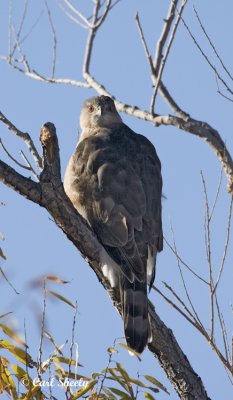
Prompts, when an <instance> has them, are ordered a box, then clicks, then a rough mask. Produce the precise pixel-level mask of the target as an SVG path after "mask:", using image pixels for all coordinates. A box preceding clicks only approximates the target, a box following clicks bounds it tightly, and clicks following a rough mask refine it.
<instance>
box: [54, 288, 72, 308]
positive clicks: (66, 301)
mask: <svg viewBox="0 0 233 400" xmlns="http://www.w3.org/2000/svg"><path fill="white" fill-rule="evenodd" d="M48 293H50V294H52V295H53V296H55V297H57V298H58V299H59V300H61V301H63V302H64V303H66V304H68V305H69V306H71V307H73V308H76V307H75V305H74V303H72V302H71V301H70V300H68V299H67V298H66V297H64V296H62V295H61V294H59V293H57V292H54V291H53V290H48Z"/></svg>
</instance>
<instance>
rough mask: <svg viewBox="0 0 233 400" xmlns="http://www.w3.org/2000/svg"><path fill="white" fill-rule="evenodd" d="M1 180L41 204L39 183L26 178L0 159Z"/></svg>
mask: <svg viewBox="0 0 233 400" xmlns="http://www.w3.org/2000/svg"><path fill="white" fill-rule="evenodd" d="M0 182H2V183H4V184H5V185H7V186H8V187H10V188H11V189H13V190H15V191H16V192H18V193H19V194H21V195H22V196H24V197H26V198H27V199H29V200H31V201H33V202H35V203H37V204H40V200H41V190H40V185H39V183H36V182H34V181H32V180H31V179H29V178H25V177H24V176H22V175H20V174H19V173H18V172H16V171H15V170H14V169H13V168H11V167H10V166H9V165H7V164H6V163H4V162H3V161H1V160H0Z"/></svg>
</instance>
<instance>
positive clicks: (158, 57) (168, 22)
mask: <svg viewBox="0 0 233 400" xmlns="http://www.w3.org/2000/svg"><path fill="white" fill-rule="evenodd" d="M178 2H179V0H171V3H170V6H169V10H168V14H167V17H166V19H165V20H164V25H163V30H162V33H161V35H160V38H159V39H158V41H157V45H156V52H155V58H154V62H153V66H154V72H155V75H156V76H158V73H159V68H160V64H161V61H162V59H163V48H164V46H165V43H166V41H167V38H168V35H169V32H170V29H171V26H172V22H173V20H174V18H175V10H176V7H177V5H178Z"/></svg>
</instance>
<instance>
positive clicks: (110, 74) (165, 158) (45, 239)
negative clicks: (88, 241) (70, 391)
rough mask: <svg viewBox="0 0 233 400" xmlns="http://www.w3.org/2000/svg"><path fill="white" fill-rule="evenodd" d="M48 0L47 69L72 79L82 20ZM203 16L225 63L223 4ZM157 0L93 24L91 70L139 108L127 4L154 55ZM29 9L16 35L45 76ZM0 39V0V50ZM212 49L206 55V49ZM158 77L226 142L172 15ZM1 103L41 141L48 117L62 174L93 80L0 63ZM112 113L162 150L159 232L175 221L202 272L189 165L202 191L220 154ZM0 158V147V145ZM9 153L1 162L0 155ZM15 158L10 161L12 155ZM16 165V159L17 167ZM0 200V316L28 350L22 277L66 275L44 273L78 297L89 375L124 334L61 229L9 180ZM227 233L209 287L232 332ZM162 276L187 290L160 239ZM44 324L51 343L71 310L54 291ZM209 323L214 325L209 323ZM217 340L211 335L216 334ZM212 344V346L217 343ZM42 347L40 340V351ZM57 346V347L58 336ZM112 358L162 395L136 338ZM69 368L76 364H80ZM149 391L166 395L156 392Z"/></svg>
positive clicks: (218, 369) (199, 350)
mask: <svg viewBox="0 0 233 400" xmlns="http://www.w3.org/2000/svg"><path fill="white" fill-rule="evenodd" d="M90 3H91V1H89V0H88V1H87V0H85V1H84V0H82V1H80V8H81V9H82V10H83V11H84V12H85V11H86V12H87V15H89V14H90V9H91V8H90ZM23 4H24V2H23V1H21V0H17V1H14V0H13V17H14V21H15V23H16V26H18V25H19V21H20V15H21V14H22V9H23ZM49 4H51V10H52V15H53V19H54V24H55V26H56V28H57V40H58V49H57V69H56V77H58V78H72V79H81V66H82V60H83V54H84V50H85V39H86V35H87V31H85V30H82V29H81V28H80V27H78V26H77V25H75V24H74V23H72V22H71V21H70V20H69V19H67V17H66V16H65V15H64V14H63V13H62V11H61V10H60V9H59V8H58V7H57V5H56V2H49ZM194 4H195V6H196V8H197V10H198V12H199V15H200V17H201V18H202V20H203V22H204V24H205V27H206V29H207V31H208V33H209V34H210V36H211V38H212V40H213V42H214V43H215V46H216V48H217V49H218V50H219V52H220V54H221V56H222V58H223V60H224V62H225V64H226V65H227V66H229V69H231V72H232V70H233V65H232V62H233V59H232V35H233V32H232V15H233V4H232V2H231V1H229V0H225V1H223V2H221V4H220V2H211V5H210V3H209V2H203V1H201V0H197V1H195V2H194ZM168 5H169V1H168V0H160V1H159V0H157V1H152V0H148V1H147V2H145V1H140V0H135V1H129V0H122V1H121V2H120V3H119V4H118V6H116V7H115V8H114V9H113V11H112V13H111V14H110V15H109V18H108V19H107V20H106V23H105V24H104V25H103V27H102V29H101V30H100V31H99V33H98V35H97V38H96V42H95V48H94V52H93V59H92V63H91V71H92V74H93V75H94V76H95V77H96V78H97V80H98V81H100V82H102V83H103V84H104V85H105V86H106V87H107V89H108V90H109V91H110V92H112V93H113V94H114V95H115V96H116V97H118V98H119V99H120V100H121V101H123V102H126V103H128V104H133V105H138V106H140V107H142V108H143V109H148V107H149V104H150V96H151V81H150V73H149V68H148V65H147V60H146V58H145V55H144V52H143V48H142V44H141V42H140V39H139V35H138V31H137V28H136V24H135V19H134V16H135V13H136V11H138V12H139V16H140V19H141V23H142V26H143V29H144V32H145V36H146V39H147V40H148V46H149V48H150V50H151V52H152V55H154V49H155V43H156V39H157V38H158V36H159V34H160V32H161V28H162V24H163V18H165V17H166V14H167V7H168ZM192 5H193V2H190V4H188V5H187V8H186V10H185V13H184V17H185V20H186V21H187V23H188V24H189V26H190V28H191V29H192V31H193V32H194V33H195V35H196V36H197V38H198V41H199V42H200V44H201V45H202V46H203V48H204V49H205V50H206V51H208V54H210V57H212V53H211V51H210V48H209V47H208V46H207V43H206V40H205V38H204V36H203V35H202V33H201V30H200V27H199V25H198V23H197V20H196V19H195V16H194V12H193V9H192ZM42 10H44V12H43V13H42V15H41V17H40V20H39V22H38V24H37V26H36V27H35V29H34V30H33V32H32V33H31V35H30V36H29V37H28V39H27V40H26V41H25V42H24V43H23V50H24V53H25V54H27V55H28V57H29V60H30V62H31V65H32V66H33V68H34V69H35V70H37V71H38V72H40V73H42V74H44V75H46V76H48V75H49V74H50V71H51V60H52V37H51V32H50V27H49V25H48V17H47V14H46V12H45V7H44V2H43V1H37V2H32V1H31V2H29V10H28V16H27V18H26V21H25V27H24V28H23V29H24V30H23V32H24V34H26V33H27V32H28V30H29V29H30V27H31V26H32V25H33V24H34V22H35V20H36V19H37V17H38V16H39V15H40V13H41V11H42ZM7 49H8V2H7V1H5V2H1V4H0V53H1V54H6V53H7ZM212 59H213V57H212ZM215 63H216V60H215V61H214V64H215ZM164 83H165V84H166V86H167V87H168V88H169V90H170V91H171V93H172V94H173V95H174V98H175V99H176V101H177V102H178V104H179V105H180V106H181V107H183V109H184V110H185V111H187V112H188V113H190V115H191V116H192V117H193V118H197V119H199V120H203V121H206V122H208V123H210V124H211V125H212V126H213V127H215V128H216V129H218V130H219V132H220V134H221V136H222V138H223V140H225V141H226V143H227V146H228V149H229V150H230V151H232V148H233V138H232V128H231V125H232V124H231V119H232V103H230V102H228V101H226V100H224V99H223V98H222V97H221V96H219V95H218V94H217V88H216V82H215V76H214V74H213V73H212V71H211V70H210V68H209V66H208V65H207V63H206V62H205V61H204V59H203V58H202V57H201V56H200V54H199V52H198V50H197V49H196V47H195V46H194V44H193V43H192V41H191V40H190V37H189V36H188V35H187V32H186V31H185V30H184V28H183V26H182V25H181V26H180V27H179V30H178V32H177V36H176V39H175V42H174V44H173V47H172V50H171V53H170V56H169V60H168V63H167V65H166V68H165V72H164ZM0 87H1V91H0V109H1V110H2V112H3V113H5V114H6V116H7V117H8V118H9V119H10V120H12V122H13V123H15V125H16V126H17V127H18V128H19V129H21V130H23V131H27V132H29V133H30V134H31V136H32V138H33V140H34V141H35V143H36V145H37V146H38V148H39V150H40V145H39V139H38V138H39V130H40V127H41V125H42V124H43V123H44V122H46V121H52V122H53V123H54V124H55V125H56V127H57V133H58V137H59V143H60V152H61V164H62V174H64V170H65V167H66V164H67V162H68V159H69V157H70V155H71V153H72V152H73V150H74V147H75V144H76V141H77V135H78V132H79V113H80V109H81V106H82V103H83V101H84V100H85V99H86V98H87V97H89V96H92V95H93V94H95V92H94V91H91V90H87V89H80V88H75V87H71V86H68V85H66V86H65V85H48V84H45V83H41V82H39V81H35V80H33V79H30V78H28V77H25V76H24V75H22V74H20V73H19V72H17V71H15V70H13V69H11V68H10V67H9V66H8V65H7V64H6V63H4V62H1V63H0ZM156 104H157V110H156V111H157V112H158V113H161V114H163V113H165V114H166V113H169V112H170V111H169V110H168V108H167V106H166V104H165V103H164V102H163V100H162V99H158V100H157V103H156ZM122 118H123V120H124V121H125V122H126V123H127V124H128V125H129V126H130V127H131V128H132V129H134V130H135V131H137V132H140V133H142V134H144V135H145V136H146V137H148V138H149V139H150V140H151V141H152V143H153V144H154V145H155V147H156V149H157V152H158V154H159V157H160V159H161V162H162V173H163V180H164V194H165V195H166V198H167V199H166V200H164V202H163V225H164V236H165V237H166V238H167V239H168V240H169V241H170V242H171V241H172V235H171V230H170V222H171V223H172V225H173V229H174V231H175V237H176V242H177V247H178V250H179V252H180V255H181V256H182V258H183V259H184V260H185V261H186V262H187V263H189V265H190V266H192V267H193V268H194V269H195V271H197V272H198V273H200V274H201V275H202V276H205V277H206V279H207V278H208V265H207V261H206V255H205V245H204V232H203V225H204V194H203V189H202V184H201V177H200V171H201V170H202V171H203V174H204V176H205V179H206V184H207V188H208V196H209V199H210V202H211V203H212V202H213V200H214V197H215V193H216V188H217V185H218V180H219V174H220V169H221V167H220V164H219V161H218V159H217V158H216V156H215V154H214V153H213V151H212V150H211V149H210V148H209V147H208V146H207V144H206V143H204V142H203V141H201V140H200V139H198V138H196V137H194V136H192V135H191V134H188V133H184V132H181V131H179V130H178V129H176V128H170V127H160V128H155V127H153V126H152V125H150V124H149V123H145V122H143V121H140V120H136V119H133V118H130V117H127V116H126V115H122ZM0 132H1V134H0V136H1V137H2V139H3V141H4V143H5V144H7V146H8V149H9V150H10V151H11V152H12V154H14V156H15V157H17V158H18V159H20V158H19V156H18V152H19V150H20V149H21V148H23V149H24V150H25V148H24V145H23V143H21V141H19V140H17V139H16V138H15V137H13V135H12V134H10V133H9V132H8V131H7V130H6V129H5V127H4V126H3V125H1V131H0ZM1 159H3V160H6V156H5V155H4V153H3V152H2V150H1ZM11 165H12V163H11ZM13 166H14V165H13ZM21 172H22V171H21ZM225 188H226V180H225V177H224V178H223V183H222V189H221V193H220V198H219V202H218V205H217V208H216V215H215V219H214V221H213V226H212V228H213V231H212V240H213V249H212V257H213V266H214V275H215V277H216V276H217V273H218V269H219V266H220V262H221V257H222V253H223V247H224V240H225V235H226V221H227V213H228V206H229V201H230V198H229V195H228V194H227V193H226V190H225ZM0 200H1V201H3V202H4V203H5V204H6V205H5V207H1V208H0V221H1V222H0V230H1V231H2V232H3V233H4V235H5V238H6V240H5V242H3V244H2V245H3V246H2V247H3V249H4V252H5V253H6V256H7V261H6V262H4V263H2V262H1V265H2V266H3V268H4V271H5V272H6V274H7V276H8V277H9V279H10V280H11V282H12V284H13V285H14V286H15V287H16V289H17V290H18V291H19V292H20V295H16V294H15V293H14V292H13V291H12V289H11V288H10V287H9V286H8V285H7V283H6V282H5V281H4V280H2V279H1V281H0V285H1V309H0V314H2V313H4V312H7V311H14V314H13V317H12V318H11V319H12V321H13V322H14V324H16V326H17V327H18V329H19V330H21V331H22V328H23V321H24V318H25V320H26V326H27V334H28V341H29V345H30V352H31V353H32V354H33V355H34V356H35V357H36V355H37V352H38V346H39V330H38V324H37V319H36V318H35V315H36V314H37V313H38V312H39V311H40V309H41V307H42V297H41V293H40V291H38V290H37V289H35V288H33V289H32V288H30V287H29V284H30V282H31V281H32V280H33V279H35V278H37V277H40V276H42V275H43V274H48V273H49V274H54V275H57V276H60V277H61V278H64V279H65V280H68V281H70V284H69V285H64V286H59V287H57V285H55V284H53V285H52V284H51V285H50V286H51V289H54V290H55V291H56V290H57V291H59V292H60V293H62V294H63V295H64V296H66V297H68V298H69V299H70V300H72V301H75V300H77V302H78V317H77V326H76V340H77V342H78V344H79V353H80V362H81V363H82V364H83V365H84V368H83V369H82V371H81V372H82V373H83V374H84V375H88V374H90V373H91V372H93V371H99V370H100V369H102V368H104V367H105V366H106V365H107V361H108V356H107V353H106V349H107V348H108V347H109V346H111V345H112V343H113V341H114V339H115V338H118V337H122V336H123V323H122V321H121V319H120V317H119V316H118V314H117V312H116V311H115V309H114V308H113V306H112V304H111V302H110V301H109V298H108V295H107V294H106V292H105V291H104V290H103V288H102V285H100V284H99V282H98V280H97V279H96V276H95V274H94V273H93V272H92V270H91V269H90V268H89V267H88V265H87V264H86V263H85V262H84V260H83V259H82V258H81V257H80V255H79V253H78V252H77V250H76V249H75V248H74V246H73V245H72V243H70V242H69V241H68V240H67V239H66V237H65V236H64V234H63V233H62V231H61V230H59V228H58V227H57V226H56V225H55V224H54V223H53V222H52V221H51V220H50V219H49V215H48V213H47V212H46V211H45V210H44V209H41V208H40V207H38V206H37V205H35V204H32V203H30V202H29V201H26V200H25V199H23V198H22V197H20V196H19V195H17V194H16V193H14V192H13V191H11V190H9V189H8V188H6V187H4V186H3V185H1V195H0ZM232 262H233V254H232V241H231V243H230V251H229V254H228V257H227V262H226V266H225V269H224V273H223V278H222V282H221V285H220V288H219V301H220V304H221V307H222V311H223V312H224V315H225V319H226V321H225V322H226V328H227V331H228V334H229V338H230V337H231V336H230V335H231V334H232V312H231V308H230V305H231V303H232V278H233V276H232V268H231V267H232ZM184 276H185V278H186V281H187V286H188V289H189V291H190V294H191V297H192V300H193V303H194V304H195V307H196V309H197V310H198V312H199V314H200V317H201V318H202V321H203V323H204V324H205V326H206V327H207V328H208V327H209V326H210V322H209V308H210V306H209V296H208V293H207V291H206V289H205V287H204V286H203V285H202V283H201V282H200V281H197V280H195V279H193V277H192V276H191V275H190V274H189V273H187V271H186V270H184ZM163 281H166V282H167V283H168V284H169V285H171V286H172V287H173V288H174V290H176V291H177V292H178V293H179V294H180V296H181V297H182V298H183V299H185V300H186V298H185V293H184V290H183V286H182V282H181V279H180V276H179V271H178V268H177V263H176V259H175V257H174V256H173V255H172V253H171V252H170V250H169V249H168V247H167V246H165V248H164V251H163V253H162V254H160V255H159V257H158V261H157V276H156V285H157V286H158V287H159V288H161V289H163V284H162V282H163ZM150 298H151V300H152V301H153V303H154V304H155V307H156V310H157V311H158V313H159V315H160V317H161V318H162V320H164V322H165V323H166V324H167V325H168V326H169V327H170V328H171V329H172V330H173V332H174V334H175V336H176V338H177V340H178V342H179V343H180V345H181V347H182V349H183V351H184V352H185V353H186V354H187V356H188V358H189V360H190V362H191V364H192V366H193V368H194V370H195V371H196V372H197V373H198V374H199V375H200V376H201V377H202V379H203V382H204V384H205V387H206V389H207V391H208V394H209V396H210V397H211V398H212V399H216V400H217V399H220V398H221V399H224V400H227V399H230V398H232V392H233V390H232V389H233V388H232V385H231V384H230V382H229V380H228V377H227V375H226V372H225V371H224V368H223V366H222V365H221V363H220V361H219V360H218V358H217V356H216V355H215V354H214V353H213V351H212V350H211V349H210V348H209V346H208V344H207V342H206V341H205V340H204V339H203V338H202V337H201V336H200V334H199V333H198V332H197V331H196V330H195V329H194V328H193V327H192V326H191V325H189V324H188V323H187V322H186V321H185V320H184V319H183V318H182V317H181V316H180V315H178V314H177V313H176V312H175V311H174V310H173V309H172V308H171V307H170V306H168V305H167V304H166V303H165V302H164V301H163V300H162V299H161V298H160V297H159V296H158V295H155V293H151V296H150ZM46 313H47V324H48V326H47V329H48V331H49V332H50V333H51V334H52V335H53V336H54V339H55V340H56V342H57V343H58V344H61V343H64V342H65V340H66V339H67V338H70V335H71V329H72V319H73V312H72V310H71V309H70V308H69V307H68V306H66V305H65V304H63V303H61V302H57V301H56V302H54V301H52V300H48V305H47V310H46ZM218 328H219V327H218V326H217V330H218ZM217 339H218V340H221V335H220V334H217ZM220 347H221V349H222V350H223V346H222V344H221V346H220ZM50 351H51V347H50V345H48V344H47V345H46V346H45V353H46V354H49V352H50ZM67 354H68V348H67ZM116 357H117V360H118V361H120V362H122V363H123V364H124V365H125V366H126V367H127V368H128V370H129V371H130V373H131V374H132V375H133V374H135V376H136V373H137V371H140V373H147V374H150V375H153V376H155V377H156V378H158V379H160V380H161V381H162V382H163V383H164V385H165V386H167V387H168V389H169V390H170V392H171V397H170V398H171V399H174V400H175V399H177V395H176V394H175V392H174V390H173V388H172V387H171V385H170V383H169V382H168V381H167V379H166V377H165V375H164V373H163V372H162V370H161V368H160V367H159V364H158V363H157V361H156V360H155V359H154V358H153V356H152V354H151V353H150V352H149V351H148V350H146V351H145V352H144V353H143V356H142V362H141V363H139V362H138V360H137V359H135V358H132V357H130V356H129V355H128V354H127V352H125V351H123V350H121V351H120V354H119V355H118V356H116ZM81 372H80V373H81ZM156 398H157V399H162V400H163V399H167V398H168V396H167V395H166V394H164V393H160V394H158V395H157V397H156Z"/></svg>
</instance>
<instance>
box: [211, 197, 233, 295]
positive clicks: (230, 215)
mask: <svg viewBox="0 0 233 400" xmlns="http://www.w3.org/2000/svg"><path fill="white" fill-rule="evenodd" d="M232 206H233V197H231V200H230V208H229V215H228V221H227V234H226V242H225V246H224V250H223V256H222V262H221V266H220V270H219V273H218V277H217V280H216V283H215V286H214V289H213V293H215V292H216V290H217V287H218V285H219V282H220V279H221V276H222V272H223V268H224V265H225V261H226V256H227V250H228V246H229V240H230V231H231V217H232Z"/></svg>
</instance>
